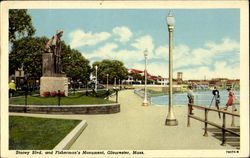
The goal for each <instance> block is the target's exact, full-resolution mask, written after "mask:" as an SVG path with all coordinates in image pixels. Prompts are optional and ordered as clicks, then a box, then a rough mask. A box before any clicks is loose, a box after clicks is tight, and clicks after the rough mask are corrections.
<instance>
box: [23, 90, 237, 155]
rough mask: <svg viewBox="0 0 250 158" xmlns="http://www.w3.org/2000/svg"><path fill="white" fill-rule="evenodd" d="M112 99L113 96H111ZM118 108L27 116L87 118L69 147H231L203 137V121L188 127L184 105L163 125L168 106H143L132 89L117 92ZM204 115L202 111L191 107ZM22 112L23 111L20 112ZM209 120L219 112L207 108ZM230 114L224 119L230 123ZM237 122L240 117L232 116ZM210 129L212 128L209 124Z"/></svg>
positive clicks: (168, 148)
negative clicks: (172, 120)
mask: <svg viewBox="0 0 250 158" xmlns="http://www.w3.org/2000/svg"><path fill="white" fill-rule="evenodd" d="M112 99H115V97H114V98H112ZM119 103H120V104H121V112H120V113H117V114H107V115H67V116H65V115H40V114H39V115H38V114H27V116H28V115H30V116H39V117H52V118H55V117H56V118H64V119H65V118H68V119H81V120H86V121H87V123H88V126H87V128H86V129H85V130H84V131H83V133H82V134H81V135H80V136H79V137H78V139H77V140H76V141H75V143H74V144H73V145H72V146H71V148H70V150H101V149H102V150H111V149H112V150H121V149H122V150H174V149H179V150H181V149H190V150H192V149H215V150H218V149H233V148H234V147H232V146H230V145H227V146H221V145H220V144H221V141H220V140H219V139H217V138H215V137H214V136H213V135H214V134H212V133H211V132H208V134H209V136H208V137H204V136H203V133H204V130H203V128H204V123H202V122H200V121H197V120H194V119H191V126H190V127H187V106H176V107H174V114H175V117H176V119H177V120H178V123H179V124H178V126H165V119H166V116H167V108H168V107H167V106H153V105H149V106H148V107H144V106H142V99H141V98H140V97H138V96H137V95H135V94H134V92H133V90H125V91H121V92H119ZM194 113H195V114H200V116H204V112H203V111H199V110H194ZM20 115H24V114H20ZM208 118H209V120H210V121H214V122H217V123H219V124H221V122H222V121H221V120H219V118H218V114H217V113H215V112H210V113H209V115H208ZM230 122H231V117H230V118H228V119H227V124H228V125H227V127H230ZM235 123H236V126H238V125H239V119H237V118H235ZM208 128H210V129H211V131H212V130H213V129H214V128H213V127H211V126H208Z"/></svg>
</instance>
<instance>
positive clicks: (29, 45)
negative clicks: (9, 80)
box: [9, 37, 90, 82]
mask: <svg viewBox="0 0 250 158" xmlns="http://www.w3.org/2000/svg"><path fill="white" fill-rule="evenodd" d="M48 40H49V39H48V38H46V37H25V38H22V39H19V40H16V41H13V45H12V50H11V52H10V54H9V74H10V75H11V74H14V72H15V70H17V69H18V68H21V67H22V66H23V70H24V72H25V76H26V77H27V78H28V79H38V78H40V77H41V76H42V55H43V53H44V50H45V46H46V43H47V42H48ZM62 66H63V71H64V72H65V73H66V75H67V77H70V78H72V79H73V80H74V81H77V80H81V81H82V82H86V81H88V80H89V76H90V66H89V61H88V60H87V59H86V58H84V57H83V56H82V54H81V53H80V52H79V51H77V50H74V49H73V50H72V49H71V48H70V47H69V46H67V45H66V44H65V42H64V41H62Z"/></svg>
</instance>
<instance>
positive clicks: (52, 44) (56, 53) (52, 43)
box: [45, 30, 63, 74]
mask: <svg viewBox="0 0 250 158" xmlns="http://www.w3.org/2000/svg"><path fill="white" fill-rule="evenodd" d="M62 35H63V31H62V30H57V31H56V35H54V36H53V37H52V38H51V39H50V40H49V41H48V43H47V44H46V47H45V53H52V54H53V63H54V64H53V67H54V70H52V71H53V72H54V73H55V74H61V73H63V72H62V66H61V39H60V38H61V37H62Z"/></svg>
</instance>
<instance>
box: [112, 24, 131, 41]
mask: <svg viewBox="0 0 250 158" xmlns="http://www.w3.org/2000/svg"><path fill="white" fill-rule="evenodd" d="M112 32H113V34H114V35H116V36H117V38H116V39H115V40H116V41H119V42H127V41H129V40H130V39H131V37H132V36H133V34H132V32H131V31H130V29H129V28H128V27H125V26H122V27H115V28H114V29H113V30H112Z"/></svg>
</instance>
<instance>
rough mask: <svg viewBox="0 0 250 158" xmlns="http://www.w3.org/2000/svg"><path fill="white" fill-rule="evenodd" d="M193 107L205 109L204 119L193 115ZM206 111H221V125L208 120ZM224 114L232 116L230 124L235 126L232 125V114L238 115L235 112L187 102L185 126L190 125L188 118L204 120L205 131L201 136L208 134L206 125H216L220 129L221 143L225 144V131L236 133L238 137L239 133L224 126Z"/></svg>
mask: <svg viewBox="0 0 250 158" xmlns="http://www.w3.org/2000/svg"><path fill="white" fill-rule="evenodd" d="M193 107H195V108H198V109H203V110H204V111H205V119H202V118H200V117H197V116H194V114H192V109H193ZM208 111H215V112H218V113H222V114H223V117H222V118H223V120H222V126H220V125H218V124H216V123H214V122H211V121H208ZM226 115H231V116H232V118H233V119H232V124H231V126H235V125H234V116H236V117H240V115H239V114H236V113H231V112H227V111H223V110H217V109H212V108H209V107H205V106H200V105H194V104H188V120H187V126H188V127H190V118H193V119H196V120H199V121H201V122H204V123H205V128H204V129H205V132H204V135H203V136H208V133H207V130H208V128H207V126H208V124H209V125H211V126H214V127H217V128H219V129H221V130H222V143H221V145H225V143H226V132H229V133H231V134H233V135H236V136H239V137H240V133H237V132H235V131H233V130H230V129H227V128H226Z"/></svg>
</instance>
